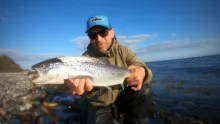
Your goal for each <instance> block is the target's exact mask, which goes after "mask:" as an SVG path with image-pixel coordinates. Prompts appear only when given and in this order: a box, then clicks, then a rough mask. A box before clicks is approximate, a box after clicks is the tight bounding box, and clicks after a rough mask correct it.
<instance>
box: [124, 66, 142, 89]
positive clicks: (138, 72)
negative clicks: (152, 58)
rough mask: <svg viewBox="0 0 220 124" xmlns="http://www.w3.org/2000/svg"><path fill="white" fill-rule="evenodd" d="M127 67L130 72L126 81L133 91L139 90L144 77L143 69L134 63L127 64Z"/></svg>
mask: <svg viewBox="0 0 220 124" xmlns="http://www.w3.org/2000/svg"><path fill="white" fill-rule="evenodd" d="M128 69H129V71H130V72H131V74H130V75H129V77H128V78H127V81H128V82H129V84H130V86H131V89H132V90H134V91H138V90H140V89H141V86H142V84H143V81H144V77H145V69H144V68H143V67H140V66H135V65H131V66H129V67H128Z"/></svg>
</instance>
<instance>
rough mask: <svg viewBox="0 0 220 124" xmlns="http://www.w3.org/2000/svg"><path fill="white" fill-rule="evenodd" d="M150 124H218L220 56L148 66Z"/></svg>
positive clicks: (158, 62) (219, 110)
mask: <svg viewBox="0 0 220 124" xmlns="http://www.w3.org/2000/svg"><path fill="white" fill-rule="evenodd" d="M146 65H147V66H148V67H149V68H151V69H152V72H153V80H152V82H151V85H150V86H151V88H152V93H153V98H152V105H151V106H150V108H151V109H150V110H149V124H151V123H152V124H157V123H160V124H165V123H175V124H186V123H187V124H189V123H190V124H220V55H212V56H203V57H194V58H184V59H175V60H166V61H157V62H147V63H146Z"/></svg>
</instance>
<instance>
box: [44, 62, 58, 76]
mask: <svg viewBox="0 0 220 124" xmlns="http://www.w3.org/2000/svg"><path fill="white" fill-rule="evenodd" d="M61 65H62V63H50V64H49V65H48V66H47V67H45V68H44V69H41V72H42V73H43V74H45V73H47V72H48V71H49V70H50V69H56V68H59V67H60V66H61Z"/></svg>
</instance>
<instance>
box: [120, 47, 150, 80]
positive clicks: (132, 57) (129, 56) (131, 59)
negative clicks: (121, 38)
mask: <svg viewBox="0 0 220 124" xmlns="http://www.w3.org/2000/svg"><path fill="white" fill-rule="evenodd" d="M124 53H125V54H126V61H127V64H128V66H130V65H135V66H140V67H143V68H144V69H145V78H144V84H146V83H150V82H151V80H152V77H153V74H152V71H151V69H150V68H149V67H147V65H146V64H145V63H143V62H142V61H141V60H139V59H138V57H137V56H136V54H135V53H134V52H133V51H132V50H130V49H129V48H126V47H125V52H124Z"/></svg>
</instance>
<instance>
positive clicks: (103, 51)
mask: <svg viewBox="0 0 220 124" xmlns="http://www.w3.org/2000/svg"><path fill="white" fill-rule="evenodd" d="M98 51H99V52H100V53H105V52H106V50H105V49H104V48H98Z"/></svg>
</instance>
